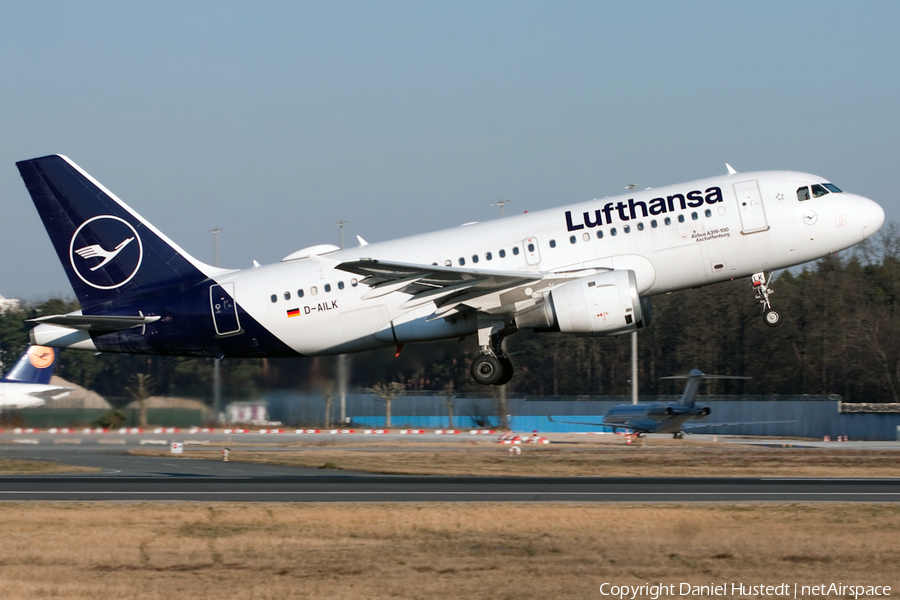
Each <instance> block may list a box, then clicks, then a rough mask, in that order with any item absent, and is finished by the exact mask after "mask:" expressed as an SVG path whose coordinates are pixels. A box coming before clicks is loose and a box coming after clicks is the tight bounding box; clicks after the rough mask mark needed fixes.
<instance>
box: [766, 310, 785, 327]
mask: <svg viewBox="0 0 900 600" xmlns="http://www.w3.org/2000/svg"><path fill="white" fill-rule="evenodd" d="M763 319H765V321H766V325H768V326H769V327H778V325H779V324H780V323H781V313H780V312H778V311H777V310H767V311H766V314H764V315H763Z"/></svg>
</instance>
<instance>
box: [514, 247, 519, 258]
mask: <svg viewBox="0 0 900 600" xmlns="http://www.w3.org/2000/svg"><path fill="white" fill-rule="evenodd" d="M513 254H515V255H516V256H518V255H519V247H518V246H513Z"/></svg>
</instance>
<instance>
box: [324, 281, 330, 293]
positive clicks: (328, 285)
mask: <svg viewBox="0 0 900 600" xmlns="http://www.w3.org/2000/svg"><path fill="white" fill-rule="evenodd" d="M330 291H331V284H330V283H326V284H325V292H326V293H327V292H330Z"/></svg>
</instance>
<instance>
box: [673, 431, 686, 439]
mask: <svg viewBox="0 0 900 600" xmlns="http://www.w3.org/2000/svg"><path fill="white" fill-rule="evenodd" d="M672 437H673V438H674V439H676V440H683V439H684V432H683V431H676V432H675V433H674V434H672Z"/></svg>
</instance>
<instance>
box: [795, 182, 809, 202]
mask: <svg viewBox="0 0 900 600" xmlns="http://www.w3.org/2000/svg"><path fill="white" fill-rule="evenodd" d="M797 200H800V201H801V202H802V201H803V200H809V188H808V187H806V186H805V185H804V186H803V187H802V188H797Z"/></svg>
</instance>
